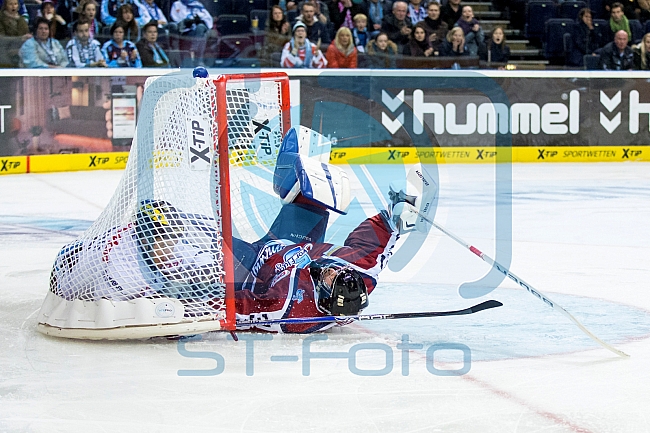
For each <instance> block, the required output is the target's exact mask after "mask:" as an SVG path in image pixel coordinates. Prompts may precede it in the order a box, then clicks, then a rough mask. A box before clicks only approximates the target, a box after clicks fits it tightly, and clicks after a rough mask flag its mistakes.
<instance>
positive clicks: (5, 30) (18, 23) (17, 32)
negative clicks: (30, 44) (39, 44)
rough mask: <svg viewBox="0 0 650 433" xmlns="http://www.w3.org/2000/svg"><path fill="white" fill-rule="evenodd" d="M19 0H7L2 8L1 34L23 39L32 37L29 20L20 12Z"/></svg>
mask: <svg viewBox="0 0 650 433" xmlns="http://www.w3.org/2000/svg"><path fill="white" fill-rule="evenodd" d="M19 8H20V5H19V4H18V0H5V1H4V3H2V8H0V36H13V37H20V38H22V40H23V41H26V40H27V39H29V38H31V37H32V35H31V33H29V26H28V25H27V21H25V19H24V18H23V17H22V15H20V13H19V12H18V10H19Z"/></svg>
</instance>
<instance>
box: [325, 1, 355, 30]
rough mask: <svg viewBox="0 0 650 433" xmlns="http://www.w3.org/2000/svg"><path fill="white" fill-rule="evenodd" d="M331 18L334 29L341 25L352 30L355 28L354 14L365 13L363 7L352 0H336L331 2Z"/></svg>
mask: <svg viewBox="0 0 650 433" xmlns="http://www.w3.org/2000/svg"><path fill="white" fill-rule="evenodd" d="M329 8H330V18H331V19H332V24H333V25H334V29H335V30H338V29H339V28H341V27H347V28H348V29H350V30H352V29H353V28H354V20H353V18H354V16H355V15H356V14H361V13H363V9H361V6H359V5H358V4H356V3H353V2H352V0H335V1H333V2H332V3H330V7H329Z"/></svg>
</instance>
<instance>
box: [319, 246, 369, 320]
mask: <svg viewBox="0 0 650 433" xmlns="http://www.w3.org/2000/svg"><path fill="white" fill-rule="evenodd" d="M332 271H333V272H335V275H334V276H333V278H327V277H328V275H329V274H331V273H332ZM309 272H310V274H311V278H312V280H314V285H315V287H316V292H315V296H316V300H315V301H316V308H318V310H319V311H321V312H323V313H326V314H331V315H333V316H353V315H355V314H358V313H359V311H361V310H362V309H364V308H366V307H367V306H368V289H367V288H366V283H365V282H364V281H363V277H362V276H361V274H360V273H359V272H357V271H356V270H354V269H353V268H352V267H351V266H350V265H349V264H344V263H340V262H338V261H336V260H334V259H318V260H315V261H313V262H311V264H310V265H309ZM326 279H328V280H330V281H331V284H328V282H327V281H326Z"/></svg>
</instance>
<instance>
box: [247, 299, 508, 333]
mask: <svg viewBox="0 0 650 433" xmlns="http://www.w3.org/2000/svg"><path fill="white" fill-rule="evenodd" d="M502 305H503V304H502V303H501V302H499V301H495V300H489V301H485V302H481V303H480V304H476V305H474V306H471V307H469V308H465V309H464V310H454V311H425V312H420V313H388V314H360V315H356V316H322V317H296V318H293V319H272V320H257V321H248V320H246V321H240V322H237V327H240V326H242V327H243V326H260V325H262V326H266V325H295V324H300V323H329V322H337V323H349V322H357V321H362V320H383V319H410V318H416V317H440V316H461V315H464V314H473V313H478V312H479V311H483V310H487V309H490V308H496V307H500V306H502Z"/></svg>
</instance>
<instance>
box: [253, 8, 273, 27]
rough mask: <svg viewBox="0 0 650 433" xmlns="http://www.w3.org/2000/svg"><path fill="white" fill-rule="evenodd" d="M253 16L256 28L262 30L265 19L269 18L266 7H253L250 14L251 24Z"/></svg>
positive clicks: (264, 25)
mask: <svg viewBox="0 0 650 433" xmlns="http://www.w3.org/2000/svg"><path fill="white" fill-rule="evenodd" d="M255 18H257V28H258V30H264V29H265V28H266V20H267V19H268V18H269V11H267V10H266V9H253V10H252V11H251V14H250V19H251V20H250V22H251V26H252V25H253V24H252V23H253V20H254V19H255Z"/></svg>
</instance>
